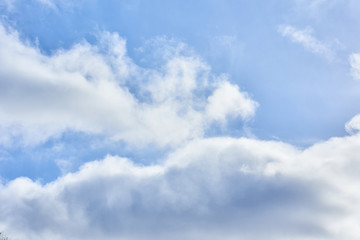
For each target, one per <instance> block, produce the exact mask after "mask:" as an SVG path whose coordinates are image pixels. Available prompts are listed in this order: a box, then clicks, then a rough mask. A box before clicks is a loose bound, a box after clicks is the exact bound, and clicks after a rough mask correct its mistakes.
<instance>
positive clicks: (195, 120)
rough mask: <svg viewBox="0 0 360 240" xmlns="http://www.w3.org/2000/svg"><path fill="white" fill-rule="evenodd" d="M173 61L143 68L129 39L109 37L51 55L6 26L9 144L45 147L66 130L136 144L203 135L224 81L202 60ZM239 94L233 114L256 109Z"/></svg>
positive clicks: (0, 98)
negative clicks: (129, 49)
mask: <svg viewBox="0 0 360 240" xmlns="http://www.w3.org/2000/svg"><path fill="white" fill-rule="evenodd" d="M165 60H166V61H165V66H163V67H161V68H160V69H159V70H157V69H144V68H141V67H139V66H137V65H136V64H134V63H133V62H132V60H131V59H130V58H129V57H128V56H127V54H126V42H125V40H123V39H122V38H120V37H119V36H118V35H117V34H111V33H106V32H104V33H102V36H101V37H100V39H99V44H98V45H96V46H95V45H90V44H89V43H87V42H82V43H78V44H76V45H74V46H73V47H72V48H71V49H69V50H59V51H57V52H56V53H55V54H53V55H51V56H46V55H43V54H42V53H41V52H40V51H39V49H37V48H35V47H33V46H30V45H29V44H26V43H23V42H21V41H20V40H19V38H18V36H17V33H16V32H15V31H10V32H9V31H7V30H5V28H4V27H3V26H0V79H1V81H0V132H1V133H2V134H1V138H0V140H1V143H2V144H12V143H14V141H15V140H16V141H20V142H23V143H25V144H37V143H41V142H43V141H46V140H47V139H49V138H50V137H56V136H59V135H61V134H62V133H63V132H64V131H81V132H85V133H89V134H100V135H105V136H108V137H109V138H112V139H116V140H123V141H126V142H127V143H130V144H136V145H142V144H147V143H155V144H157V145H160V146H165V145H177V144H179V143H182V142H184V141H185V140H187V139H193V138H196V137H201V136H202V135H203V132H204V131H205V130H206V127H207V122H208V119H207V118H208V116H207V112H206V109H205V108H206V105H207V92H210V94H211V91H215V92H217V91H222V90H216V89H213V88H212V87H211V85H209V84H208V83H209V82H211V81H217V80H216V79H217V77H216V76H214V75H213V74H211V72H210V68H209V67H208V66H207V65H206V64H205V63H204V62H203V61H202V60H201V59H200V58H198V57H197V56H195V55H190V56H188V55H187V56H182V55H180V54H178V53H177V54H173V55H171V54H168V55H167V56H166V57H165ZM224 81H225V83H226V80H224ZM229 86H230V85H229ZM233 88H234V89H236V88H237V87H236V86H235V85H234V86H233ZM130 89H131V90H130ZM233 93H234V94H235V95H232V98H231V99H228V100H227V104H228V105H227V110H226V111H227V112H224V114H225V115H228V113H234V114H233V115H235V116H237V115H239V116H241V117H244V116H245V115H246V114H248V113H250V112H251V111H253V110H254V109H249V104H248V103H249V102H251V101H252V100H251V99H249V98H248V97H247V95H246V93H243V92H240V91H238V90H236V91H235V92H233ZM240 98H241V99H240ZM210 99H211V98H210ZM211 101H213V100H211ZM231 101H239V102H238V104H237V103H231ZM212 104H213V103H212ZM229 104H230V105H229ZM250 107H251V106H250ZM234 109H235V110H234ZM215 110H216V109H215ZM215 110H214V109H213V111H212V114H216V113H214V111H215ZM218 111H220V110H219V109H218ZM249 111H250V112H249ZM252 113H253V112H251V114H252ZM244 114H245V115H244ZM251 114H248V115H251ZM225 117H226V116H222V117H221V120H222V121H224V120H225ZM215 120H219V119H218V118H216V119H215Z"/></svg>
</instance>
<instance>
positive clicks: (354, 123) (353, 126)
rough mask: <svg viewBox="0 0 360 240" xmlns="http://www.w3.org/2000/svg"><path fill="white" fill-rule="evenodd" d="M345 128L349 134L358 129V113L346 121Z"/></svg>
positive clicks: (359, 115)
mask: <svg viewBox="0 0 360 240" xmlns="http://www.w3.org/2000/svg"><path fill="white" fill-rule="evenodd" d="M345 130H346V131H347V132H348V133H350V134H354V133H355V132H357V131H360V114H357V115H356V116H355V117H353V118H352V119H351V120H350V121H348V122H347V123H346V125H345Z"/></svg>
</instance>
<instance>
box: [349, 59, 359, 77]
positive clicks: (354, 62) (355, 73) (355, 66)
mask: <svg viewBox="0 0 360 240" xmlns="http://www.w3.org/2000/svg"><path fill="white" fill-rule="evenodd" d="M349 62H350V66H351V75H352V77H353V78H354V79H356V80H360V54H359V53H353V54H351V55H350V57H349Z"/></svg>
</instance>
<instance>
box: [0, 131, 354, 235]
mask: <svg viewBox="0 0 360 240" xmlns="http://www.w3.org/2000/svg"><path fill="white" fill-rule="evenodd" d="M359 154H360V135H359V134H356V135H352V136H348V137H342V138H332V139H330V140H328V141H325V142H322V143H318V144H315V145H313V146H311V147H310V148H307V149H304V150H300V149H297V148H296V147H294V146H292V145H289V144H285V143H282V142H276V141H260V140H254V139H247V138H239V139H235V138H210V139H198V140H194V141H192V142H189V143H188V144H187V145H185V146H184V147H182V148H179V149H177V150H176V151H174V152H173V153H171V154H170V155H169V156H168V158H167V159H166V160H165V161H164V162H163V163H159V164H157V165H152V166H139V165H135V164H134V163H132V162H131V160H129V159H125V158H121V157H117V156H108V157H106V158H105V159H104V160H101V161H94V162H89V163H87V164H85V165H84V166H83V167H82V168H81V169H80V170H79V171H78V172H76V173H72V174H68V175H66V176H64V177H61V178H59V179H58V180H56V181H54V182H51V183H49V184H46V185H41V184H39V183H37V182H33V181H31V180H29V179H26V178H18V179H16V180H13V181H10V182H8V183H7V184H5V185H4V184H3V185H0V199H1V200H0V202H1V204H0V228H1V229H3V230H4V231H6V232H7V233H8V235H9V236H10V237H12V239H29V240H32V239H37V240H38V239H39V240H41V239H50V238H51V239H70V240H77V239H87V238H91V239H104V238H105V239H128V240H131V239H244V240H245V239H246V240H247V239H264V238H266V239H270V240H271V239H279V240H285V239H289V238H291V239H305V240H310V239H335V240H343V239H346V240H352V239H354V240H355V239H358V238H359V237H360V231H359V228H358V222H359V218H360V209H359V207H358V204H357V203H358V202H359V201H360V193H359V191H358V185H359V183H360V182H359V181H360V178H359V171H360V163H359V161H358V156H359Z"/></svg>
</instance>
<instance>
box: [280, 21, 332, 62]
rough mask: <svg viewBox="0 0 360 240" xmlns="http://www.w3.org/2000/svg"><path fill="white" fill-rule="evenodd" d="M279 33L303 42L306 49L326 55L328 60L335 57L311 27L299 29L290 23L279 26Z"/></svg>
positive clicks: (297, 41)
mask: <svg viewBox="0 0 360 240" xmlns="http://www.w3.org/2000/svg"><path fill="white" fill-rule="evenodd" d="M278 31H279V33H280V34H281V35H282V36H284V37H287V38H289V39H290V40H291V41H293V42H295V43H299V44H301V45H302V46H303V47H304V48H305V49H306V50H308V51H310V52H313V53H315V54H317V55H320V56H322V57H325V58H326V59H328V60H332V59H333V58H334V55H335V54H334V52H333V51H332V50H331V49H330V48H329V47H328V46H327V45H326V44H325V43H323V42H321V41H319V40H318V39H316V38H315V37H314V36H312V31H311V30H310V29H305V30H299V29H296V28H295V27H293V26H290V25H281V26H279V27H278Z"/></svg>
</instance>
